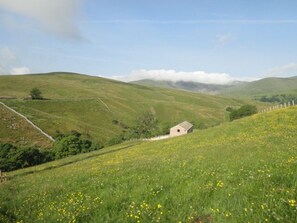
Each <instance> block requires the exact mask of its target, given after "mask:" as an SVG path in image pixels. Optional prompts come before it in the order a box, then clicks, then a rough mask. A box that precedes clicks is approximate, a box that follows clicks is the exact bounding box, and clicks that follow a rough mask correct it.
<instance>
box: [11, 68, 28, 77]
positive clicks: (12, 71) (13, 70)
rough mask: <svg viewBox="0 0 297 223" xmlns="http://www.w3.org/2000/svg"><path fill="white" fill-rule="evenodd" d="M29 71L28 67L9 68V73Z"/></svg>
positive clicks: (15, 73) (17, 73) (16, 73)
mask: <svg viewBox="0 0 297 223" xmlns="http://www.w3.org/2000/svg"><path fill="white" fill-rule="evenodd" d="M30 73H31V71H30V69H29V68H28V67H14V68H12V69H11V70H10V74H12V75H19V74H30Z"/></svg>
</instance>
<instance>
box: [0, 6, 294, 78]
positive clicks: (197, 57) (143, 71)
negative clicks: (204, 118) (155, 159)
mask: <svg viewBox="0 0 297 223" xmlns="http://www.w3.org/2000/svg"><path fill="white" fill-rule="evenodd" d="M296 11H297V1H294V0H292V1H289V0H282V1H281V0H269V1H268V0H263V1H254V0H249V1H247V0H245V1H242V0H216V1H215V0H179V1H177V0H170V1H169V0H158V1H156V0H125V1H124V0H118V1H115V0H106V1H101V0H96V1H95V0H38V1H36V0H23V1H19V0H0V33H1V35H0V73H1V74H17V73H39V72H51V71H71V72H79V73H85V74H90V75H98V76H105V77H110V78H117V79H120V80H124V81H128V80H134V79H141V78H155V79H171V80H194V81H200V82H205V83H226V82H228V81H230V80H234V79H239V80H252V79H255V78H262V77H266V76H281V77H282V76H284V77H285V76H293V75H297V57H296V55H297V53H296V52H297V44H296V39H297V13H296Z"/></svg>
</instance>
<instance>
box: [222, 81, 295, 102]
mask: <svg viewBox="0 0 297 223" xmlns="http://www.w3.org/2000/svg"><path fill="white" fill-rule="evenodd" d="M278 94H292V95H297V76H296V77H290V78H276V77H270V78H264V79H261V80H258V81H253V82H250V83H246V84H242V85H238V86H235V87H232V88H230V89H228V90H225V91H223V92H222V95H226V96H233V97H237V98H238V97H240V98H251V97H254V96H264V95H266V96H269V95H278Z"/></svg>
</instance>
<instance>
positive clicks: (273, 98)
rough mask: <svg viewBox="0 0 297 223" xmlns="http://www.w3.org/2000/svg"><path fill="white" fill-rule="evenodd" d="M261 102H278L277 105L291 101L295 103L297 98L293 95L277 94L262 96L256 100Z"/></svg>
mask: <svg viewBox="0 0 297 223" xmlns="http://www.w3.org/2000/svg"><path fill="white" fill-rule="evenodd" d="M256 99H257V100H259V101H262V102H270V103H274V102H278V103H288V102H291V101H297V96H294V95H287V94H278V95H271V96H262V97H260V98H256Z"/></svg>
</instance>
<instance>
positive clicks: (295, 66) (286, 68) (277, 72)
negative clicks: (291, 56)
mask: <svg viewBox="0 0 297 223" xmlns="http://www.w3.org/2000/svg"><path fill="white" fill-rule="evenodd" d="M263 76H265V77H289V76H297V63H289V64H285V65H283V66H279V67H274V68H272V69H270V70H269V71H267V72H266V73H265V74H264V75H263Z"/></svg>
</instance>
